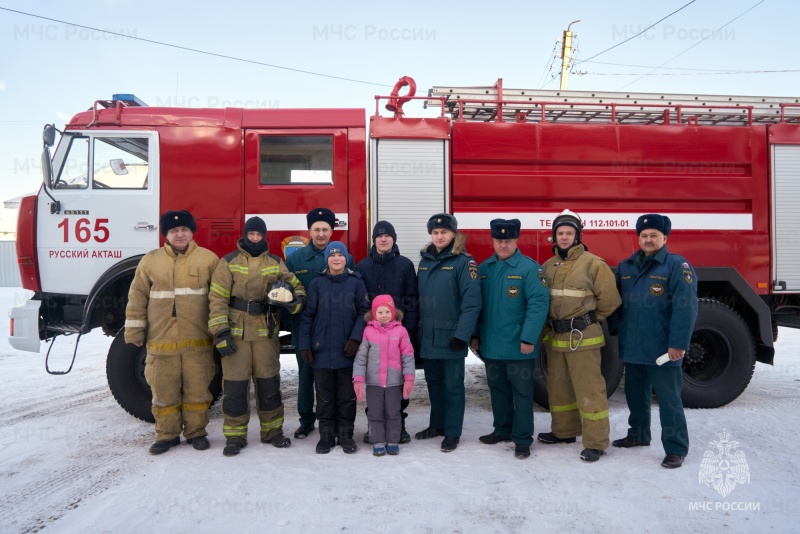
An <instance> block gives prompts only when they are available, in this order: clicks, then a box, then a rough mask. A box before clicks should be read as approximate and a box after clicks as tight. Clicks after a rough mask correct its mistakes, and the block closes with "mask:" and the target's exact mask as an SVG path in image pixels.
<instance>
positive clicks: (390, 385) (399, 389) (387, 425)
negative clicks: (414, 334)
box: [353, 295, 415, 456]
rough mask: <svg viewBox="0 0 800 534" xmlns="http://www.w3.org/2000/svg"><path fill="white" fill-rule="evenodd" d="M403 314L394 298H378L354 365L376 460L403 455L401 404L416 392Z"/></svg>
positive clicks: (368, 314)
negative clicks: (365, 404) (378, 457)
mask: <svg viewBox="0 0 800 534" xmlns="http://www.w3.org/2000/svg"><path fill="white" fill-rule="evenodd" d="M402 313H403V312H401V311H397V310H395V306H394V299H393V298H392V297H391V295H378V296H377V297H375V299H374V300H373V301H372V312H371V313H370V312H367V313H366V314H365V315H364V321H365V322H366V323H367V327H366V328H365V329H364V339H363V341H362V342H361V346H360V347H359V348H358V353H357V354H356V358H355V362H353V388H354V389H355V390H356V398H357V399H358V400H359V401H363V400H364V398H365V393H366V399H367V408H368V410H367V419H368V420H369V442H370V443H372V454H374V455H375V456H383V455H385V454H386V453H387V452H388V453H389V454H400V445H398V443H399V442H400V429H401V427H402V423H401V421H402V420H401V419H400V400H401V398H403V399H408V398H409V397H410V396H411V391H412V390H413V389H414V370H415V369H414V349H413V348H412V346H411V339H410V338H409V337H408V331H407V330H406V329H405V328H404V327H403V325H402V324H401V323H400V321H401V320H402V318H403V317H402ZM398 316H399V317H398ZM365 385H366V388H365ZM365 389H366V392H365V391H364V390H365Z"/></svg>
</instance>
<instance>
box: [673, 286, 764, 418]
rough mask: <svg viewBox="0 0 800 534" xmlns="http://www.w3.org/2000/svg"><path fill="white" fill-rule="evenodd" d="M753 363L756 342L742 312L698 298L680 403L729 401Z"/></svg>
mask: <svg viewBox="0 0 800 534" xmlns="http://www.w3.org/2000/svg"><path fill="white" fill-rule="evenodd" d="M755 365H756V347H755V342H754V341H753V336H752V334H751V333H750V328H749V327H748V326H747V323H746V322H745V321H744V319H742V316H741V315H739V314H738V313H737V312H736V311H735V310H734V309H733V308H731V307H729V306H726V305H725V304H723V303H721V302H719V301H717V300H714V299H698V315H697V322H696V323H695V326H694V333H693V334H692V341H691V345H690V347H689V352H688V353H687V354H686V357H685V358H684V359H683V394H682V398H683V405H684V406H685V407H687V408H717V407H719V406H724V405H726V404H728V403H729V402H731V401H733V400H734V399H736V398H737V397H738V396H739V395H741V394H742V392H743V391H744V390H745V388H746V387H747V384H749V383H750V378H752V376H753V370H754V369H755Z"/></svg>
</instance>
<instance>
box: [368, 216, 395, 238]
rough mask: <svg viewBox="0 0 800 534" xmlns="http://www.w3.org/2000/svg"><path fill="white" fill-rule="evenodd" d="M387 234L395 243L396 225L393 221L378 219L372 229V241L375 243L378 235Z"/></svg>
mask: <svg viewBox="0 0 800 534" xmlns="http://www.w3.org/2000/svg"><path fill="white" fill-rule="evenodd" d="M383 234H387V235H389V237H391V238H392V239H393V240H394V242H395V243H397V233H396V232H395V231H394V226H392V223H390V222H388V221H378V223H377V224H376V225H375V227H374V228H373V229H372V242H373V243H374V242H375V240H376V239H378V236H380V235H383Z"/></svg>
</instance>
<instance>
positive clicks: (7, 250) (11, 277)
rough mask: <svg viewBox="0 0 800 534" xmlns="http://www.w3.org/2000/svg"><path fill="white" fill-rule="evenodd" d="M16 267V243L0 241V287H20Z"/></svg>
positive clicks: (17, 268)
mask: <svg viewBox="0 0 800 534" xmlns="http://www.w3.org/2000/svg"><path fill="white" fill-rule="evenodd" d="M21 286H22V282H21V281H20V279H19V267H17V242H16V241H0V287H21Z"/></svg>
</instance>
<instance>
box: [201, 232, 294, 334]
mask: <svg viewBox="0 0 800 534" xmlns="http://www.w3.org/2000/svg"><path fill="white" fill-rule="evenodd" d="M278 280H284V281H286V282H288V283H289V284H290V285H291V286H292V289H293V290H294V296H295V299H298V300H299V301H300V302H298V304H297V305H296V306H295V309H294V310H292V313H294V314H296V313H298V312H300V310H301V308H302V302H303V301H305V296H306V291H305V289H304V288H303V284H301V283H300V281H299V280H298V279H297V277H296V276H295V275H294V274H292V273H290V272H289V270H288V269H287V268H286V265H284V263H283V261H282V260H281V259H280V258H279V257H277V256H275V255H273V254H270V253H269V251H265V252H264V253H262V254H260V255H258V256H252V255H250V253H249V252H247V251H246V250H244V249H243V248H242V247H241V244H240V245H239V247H238V250H236V251H234V252H232V253H230V254H228V255H226V256H224V257H223V258H221V259H220V260H219V265H217V268H216V269H215V270H214V274H213V276H212V277H211V291H210V295H209V299H210V301H211V313H210V316H209V319H208V329H209V330H210V331H211V332H212V333H214V334H216V333H217V332H219V331H220V330H222V329H224V328H230V329H231V335H232V336H233V337H235V338H241V339H244V340H245V341H258V340H259V339H263V338H265V337H269V335H270V332H269V331H268V329H267V321H266V315H264V314H258V315H253V314H250V313H248V312H246V311H242V310H237V309H234V308H231V307H230V306H229V302H230V300H231V297H238V298H240V299H244V300H247V301H263V300H264V299H265V298H266V296H267V292H268V291H269V288H270V287H271V286H272V285H273V284H274V283H275V282H277V281H278ZM273 316H274V317H275V329H274V331H273V332H272V335H273V336H275V337H276V339H277V336H276V334H277V333H278V330H279V329H280V324H279V321H278V319H277V316H278V313H277V311H275V312H274V313H273Z"/></svg>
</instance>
